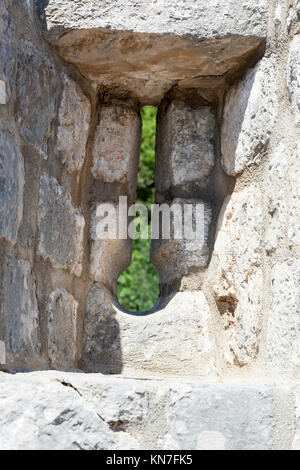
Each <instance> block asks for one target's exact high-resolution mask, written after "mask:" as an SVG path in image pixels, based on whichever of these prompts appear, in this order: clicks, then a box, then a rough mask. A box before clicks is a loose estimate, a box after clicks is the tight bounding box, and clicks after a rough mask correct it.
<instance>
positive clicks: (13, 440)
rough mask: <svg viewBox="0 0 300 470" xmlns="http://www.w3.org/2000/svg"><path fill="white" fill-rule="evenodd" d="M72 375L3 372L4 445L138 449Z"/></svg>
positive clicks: (0, 424) (0, 444)
mask: <svg viewBox="0 0 300 470" xmlns="http://www.w3.org/2000/svg"><path fill="white" fill-rule="evenodd" d="M63 383H66V384H67V383H68V376H62V377H61V378H59V377H57V375H50V374H42V373H36V374H26V375H23V374H18V375H15V376H11V375H7V374H1V387H0V415H1V418H0V427H1V436H0V448H1V449H2V450H80V449H82V450H110V449H122V448H123V449H136V448H137V446H138V443H137V441H136V440H135V439H133V438H132V437H131V436H130V435H129V434H127V433H123V432H113V431H112V430H111V429H110V428H109V425H108V424H106V423H104V422H103V421H102V419H101V417H100V416H99V415H98V413H97V410H96V409H95V407H94V406H93V405H91V404H90V403H88V401H87V400H85V399H84V398H82V397H81V396H80V395H79V393H78V392H77V391H76V390H75V389H73V388H72V387H71V386H64V385H63Z"/></svg>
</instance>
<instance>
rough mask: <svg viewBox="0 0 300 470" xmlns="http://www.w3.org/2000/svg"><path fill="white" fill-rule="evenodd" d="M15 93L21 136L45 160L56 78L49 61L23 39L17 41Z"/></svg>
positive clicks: (53, 105)
mask: <svg viewBox="0 0 300 470" xmlns="http://www.w3.org/2000/svg"><path fill="white" fill-rule="evenodd" d="M16 91H17V99H16V105H15V113H16V121H17V123H18V125H19V129H20V132H21V135H22V137H23V138H24V139H25V141H26V142H27V143H28V144H30V145H32V146H33V147H35V148H36V149H37V150H38V151H39V152H40V153H41V155H42V156H43V158H45V159H46V158H47V143H48V139H49V136H50V131H51V123H52V120H53V119H54V116H55V94H56V91H57V78H56V76H55V72H54V68H53V65H52V64H51V62H50V60H49V58H48V57H47V56H45V55H44V54H43V53H42V52H41V51H40V50H38V49H37V48H36V47H35V46H34V45H33V44H32V43H31V42H30V41H28V40H25V39H21V40H20V41H19V47H18V56H17V75H16Z"/></svg>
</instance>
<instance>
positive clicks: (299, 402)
mask: <svg viewBox="0 0 300 470" xmlns="http://www.w3.org/2000/svg"><path fill="white" fill-rule="evenodd" d="M299 7H300V4H299ZM299 9H300V8H299ZM293 392H294V394H295V402H296V403H295V405H296V406H295V408H296V420H295V424H296V426H295V434H294V439H293V443H292V447H291V450H300V387H299V386H297V387H295V388H294V390H293Z"/></svg>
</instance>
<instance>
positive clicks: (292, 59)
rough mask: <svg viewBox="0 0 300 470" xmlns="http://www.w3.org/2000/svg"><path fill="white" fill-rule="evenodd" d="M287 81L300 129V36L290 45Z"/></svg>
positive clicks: (294, 114)
mask: <svg viewBox="0 0 300 470" xmlns="http://www.w3.org/2000/svg"><path fill="white" fill-rule="evenodd" d="M287 81H288V90H289V96H290V102H291V106H292V112H293V116H294V119H295V124H296V126H297V127H300V35H296V36H295V37H294V38H293V40H292V42H291V45H290V53H289V60H288V72H287Z"/></svg>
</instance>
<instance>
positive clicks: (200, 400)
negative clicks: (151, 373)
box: [161, 383, 274, 450]
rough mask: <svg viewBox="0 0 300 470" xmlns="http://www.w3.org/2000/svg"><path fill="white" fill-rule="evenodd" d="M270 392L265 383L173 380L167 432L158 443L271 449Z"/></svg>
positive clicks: (175, 446)
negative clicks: (199, 382)
mask: <svg viewBox="0 0 300 470" xmlns="http://www.w3.org/2000/svg"><path fill="white" fill-rule="evenodd" d="M272 395H273V394H272V388H271V387H270V386H264V385H260V386H257V385H256V386H253V385H252V386H251V385H249V384H248V385H247V384H238V385H234V384H229V383H225V384H210V385H209V384H187V383H186V384H179V383H175V384H174V385H173V386H171V393H170V397H169V400H168V402H167V409H166V414H167V419H168V426H167V427H168V432H167V434H166V436H165V438H164V439H163V441H162V443H161V446H162V448H163V449H197V450H237V449H239V450H243V449H245V450H246V449H247V450H251V449H252V450H259V449H260V450H266V449H271V448H272V437H273V430H272V424H273V419H272V418H273V414H274V411H273V403H272V402H273V396H272ZM250 403H251V406H249V404H250Z"/></svg>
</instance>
